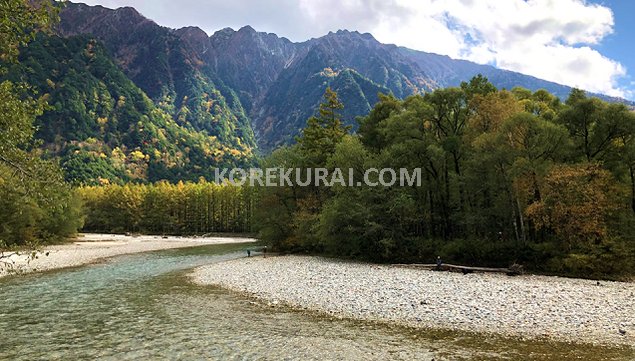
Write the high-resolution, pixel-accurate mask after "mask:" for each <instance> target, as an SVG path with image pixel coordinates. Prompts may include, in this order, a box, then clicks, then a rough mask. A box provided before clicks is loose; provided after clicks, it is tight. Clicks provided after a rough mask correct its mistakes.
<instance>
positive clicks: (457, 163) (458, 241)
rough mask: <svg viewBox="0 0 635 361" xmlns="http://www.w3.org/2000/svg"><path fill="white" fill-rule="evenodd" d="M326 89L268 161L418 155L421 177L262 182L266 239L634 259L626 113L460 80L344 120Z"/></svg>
mask: <svg viewBox="0 0 635 361" xmlns="http://www.w3.org/2000/svg"><path fill="white" fill-rule="evenodd" d="M343 107H344V105H343V104H341V103H340V102H339V101H338V99H337V94H335V93H334V92H332V91H327V93H326V94H325V100H324V103H323V104H322V106H321V108H320V112H319V114H318V115H317V116H316V117H312V118H311V119H309V121H308V123H307V128H306V129H305V130H304V132H303V134H302V136H301V137H299V138H298V139H297V144H295V145H291V146H288V147H284V148H281V149H278V150H276V151H275V152H273V154H272V155H271V156H270V157H268V158H267V159H265V160H264V167H282V166H285V167H299V168H308V167H326V168H329V169H334V168H342V169H349V168H353V169H355V171H356V172H360V173H361V172H363V170H365V169H369V168H378V169H382V168H393V169H398V168H409V169H413V168H418V167H420V168H422V169H423V178H424V180H423V184H422V186H421V187H380V188H377V187H367V186H362V187H342V186H334V187H331V188H329V187H319V188H315V187H314V188H307V187H304V188H303V187H284V188H280V187H276V188H263V189H261V190H260V192H259V196H258V197H259V201H258V203H257V204H258V205H257V206H256V207H255V215H254V220H255V227H256V228H257V229H259V231H260V236H261V237H262V239H264V240H266V241H268V242H271V243H273V244H274V245H275V246H276V247H277V248H279V249H281V250H285V251H289V252H311V253H326V254H331V255H338V256H341V257H350V258H356V259H363V260H370V261H375V262H399V263H407V262H424V263H431V262H432V261H433V260H434V259H435V258H436V256H441V257H442V259H443V260H446V261H451V262H458V263H463V264H471V265H484V266H502V267H507V266H510V265H511V264H520V265H523V266H524V267H526V268H528V269H531V270H533V271H538V272H547V273H557V274H568V275H578V276H585V277H604V276H607V275H613V276H617V275H624V274H627V273H629V272H631V270H632V266H633V260H634V253H633V252H634V250H635V242H634V241H633V239H634V238H633V236H634V233H633V232H634V228H633V226H634V225H635V223H634V221H635V217H634V216H635V176H634V174H635V173H634V170H635V169H634V166H635V162H634V161H635V158H634V156H635V137H634V136H635V128H634V127H635V113H634V112H633V111H632V110H631V109H629V108H627V107H626V106H624V105H622V104H616V103H611V104H609V103H606V102H604V101H601V100H599V99H597V98H588V97H587V96H586V95H585V93H584V92H583V91H580V90H574V91H572V92H571V94H570V96H569V97H568V99H567V100H566V101H565V102H562V101H561V100H560V99H559V98H557V97H555V96H553V95H551V94H549V93H548V92H546V91H543V90H539V91H536V92H533V93H532V92H530V91H528V90H526V89H521V88H514V89H512V90H511V91H507V90H498V89H496V88H495V87H494V86H493V85H492V84H490V83H489V82H488V81H487V79H486V78H484V77H482V76H477V77H475V78H473V79H472V80H471V81H470V82H464V83H463V84H462V85H461V87H457V88H447V89H439V90H436V91H433V92H431V93H427V94H425V95H416V96H411V97H409V98H407V99H405V100H399V99H396V98H395V97H393V96H391V95H380V101H379V103H377V104H376V105H375V107H374V109H373V110H372V111H371V112H370V114H368V115H367V116H365V117H362V118H360V119H359V129H358V131H357V133H356V134H349V131H348V129H346V128H345V127H343V126H342V124H341V121H340V119H339V117H338V111H340V110H341V109H342V108H343Z"/></svg>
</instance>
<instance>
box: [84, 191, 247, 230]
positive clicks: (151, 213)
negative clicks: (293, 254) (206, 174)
mask: <svg viewBox="0 0 635 361" xmlns="http://www.w3.org/2000/svg"><path fill="white" fill-rule="evenodd" d="M78 192H79V194H80V196H81V198H82V199H83V202H84V214H85V221H84V231H87V232H107V233H123V232H130V233H145V234H174V235H202V234H206V233H216V232H232V233H249V232H250V231H251V216H252V210H253V204H254V199H255V198H254V191H253V189H252V188H249V187H236V186H232V185H218V184H216V183H209V182H206V181H203V180H202V181H200V182H199V183H190V182H187V183H183V182H179V183H177V184H170V183H167V182H159V183H156V184H132V183H129V184H126V185H123V186H122V185H107V186H90V187H83V188H80V189H78Z"/></svg>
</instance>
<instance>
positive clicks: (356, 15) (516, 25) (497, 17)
mask: <svg viewBox="0 0 635 361" xmlns="http://www.w3.org/2000/svg"><path fill="white" fill-rule="evenodd" d="M84 1H85V2H86V3H88V4H91V5H96V4H101V5H104V6H106V7H110V8H116V7H120V6H133V7H135V8H136V9H137V10H139V12H141V13H142V14H143V15H145V16H146V17H148V18H150V19H152V20H154V21H156V22H157V23H158V24H161V25H164V26H168V27H172V28H179V27H183V26H198V27H200V28H201V29H203V30H205V31H206V32H207V33H208V34H212V33H214V31H216V30H219V29H222V28H225V27H231V28H234V29H238V28H240V27H242V26H244V25H251V26H252V27H254V28H255V29H256V30H258V31H266V32H272V33H276V34H278V35H279V36H284V37H287V38H289V39H291V40H293V41H304V40H307V39H310V38H312V37H319V36H322V35H324V34H326V33H328V32H329V31H335V30H338V29H348V30H358V31H360V32H369V33H371V34H373V35H374V36H375V37H376V38H377V39H378V40H379V41H381V42H383V43H392V44H397V45H401V46H406V47H409V48H412V49H416V50H422V51H428V52H434V53H438V54H443V55H449V56H451V57H453V58H461V59H467V60H471V61H475V62H478V63H481V64H492V65H495V66H497V67H499V68H502V69H507V70H512V71H518V72H521V73H524V74H529V75H533V76H536V77H538V78H542V79H545V80H549V81H554V82H557V83H561V84H565V85H569V86H574V87H578V88H582V89H585V90H589V91H593V92H597V93H603V94H609V95H613V96H620V97H624V98H627V99H631V100H635V83H633V82H634V81H635V49H633V47H632V46H631V44H632V41H633V39H634V38H635V23H633V20H632V15H633V14H635V1H632V0H258V1H255V0H232V1H227V0H179V1H175V0H84ZM334 9H337V10H334Z"/></svg>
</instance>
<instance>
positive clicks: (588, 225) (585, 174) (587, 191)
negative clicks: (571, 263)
mask: <svg viewBox="0 0 635 361" xmlns="http://www.w3.org/2000/svg"><path fill="white" fill-rule="evenodd" d="M617 193H618V192H617V189H616V187H615V181H614V180H613V177H612V176H611V174H610V173H609V172H608V171H606V170H604V169H602V168H601V167H600V166H599V165H597V164H576V165H559V166H555V167H554V168H553V169H552V170H551V171H550V172H549V174H548V175H547V176H546V177H545V179H544V186H543V190H542V198H541V200H540V201H537V202H534V203H532V204H531V205H530V206H529V207H527V210H526V215H527V217H528V218H529V219H531V220H532V221H533V223H534V226H535V227H536V229H543V228H548V229H551V230H552V231H553V232H554V233H555V234H556V235H557V236H558V238H559V239H561V240H563V241H564V242H566V246H567V248H569V249H571V248H573V247H574V246H576V245H581V244H584V243H590V242H593V243H597V242H599V241H601V240H602V239H605V238H606V237H607V235H608V225H607V220H608V218H609V217H610V215H611V214H612V213H613V212H615V211H616V210H617V209H618V207H619V203H618V202H616V201H615V198H614V197H615V196H616V194H617Z"/></svg>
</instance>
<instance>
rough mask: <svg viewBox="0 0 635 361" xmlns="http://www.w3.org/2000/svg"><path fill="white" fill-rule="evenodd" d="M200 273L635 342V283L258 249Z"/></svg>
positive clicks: (516, 330) (439, 317) (391, 313)
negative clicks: (260, 253) (265, 254)
mask: <svg viewBox="0 0 635 361" xmlns="http://www.w3.org/2000/svg"><path fill="white" fill-rule="evenodd" d="M192 278H193V280H194V281H195V282H196V283H198V284H202V285H215V286H220V287H223V288H226V289H230V290H233V291H238V292H243V293H246V294H249V295H251V296H254V297H256V298H258V299H261V300H263V301H265V302H268V303H270V304H272V305H275V304H284V305H288V306H291V307H294V308H301V309H308V310H313V311H318V312H323V313H326V314H330V315H333V316H338V317H350V318H354V319H363V320H372V321H383V322H386V321H387V322H396V323H400V324H406V325H409V326H415V327H423V328H439V329H451V330H458V331H469V332H485V333H490V332H493V333H497V334H501V335H504V336H514V337H523V338H549V339H553V340H557V341H567V342H580V343H593V344H605V345H630V346H632V347H633V345H635V283H630V282H600V285H597V283H596V281H590V280H582V279H569V278H559V277H545V276H518V277H508V276H505V275H497V274H467V275H463V274H459V273H448V272H434V271H425V270H417V269H409V268H402V267H394V266H384V265H373V264H364V263H353V262H345V261H338V260H331V259H325V258H318V257H303V256H284V257H269V258H262V257H251V258H243V259H237V260H232V261H227V262H222V263H217V264H213V265H208V266H203V267H199V268H197V269H196V270H195V271H194V272H193V274H192Z"/></svg>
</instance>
